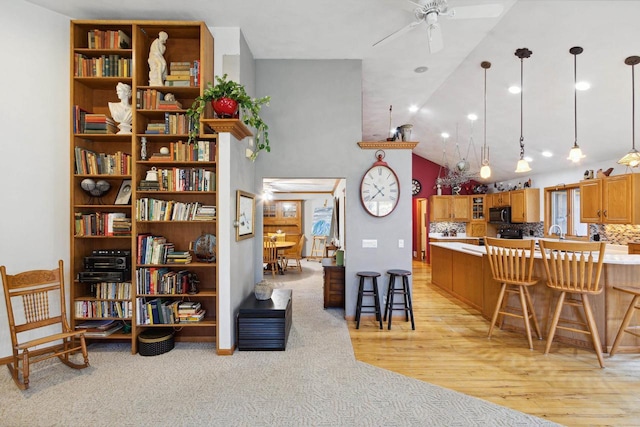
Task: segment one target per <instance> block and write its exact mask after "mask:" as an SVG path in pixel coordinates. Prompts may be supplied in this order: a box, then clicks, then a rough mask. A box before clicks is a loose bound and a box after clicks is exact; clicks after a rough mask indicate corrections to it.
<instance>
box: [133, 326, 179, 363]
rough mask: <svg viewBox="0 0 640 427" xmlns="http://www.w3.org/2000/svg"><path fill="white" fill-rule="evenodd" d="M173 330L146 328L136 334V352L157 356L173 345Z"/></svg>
mask: <svg viewBox="0 0 640 427" xmlns="http://www.w3.org/2000/svg"><path fill="white" fill-rule="evenodd" d="M174 344H175V342H174V339H173V331H172V330H170V329H155V330H146V331H144V332H143V333H141V334H140V335H138V352H139V353H140V355H141V356H157V355H159V354H162V353H166V352H168V351H171V349H172V348H173V347H174Z"/></svg>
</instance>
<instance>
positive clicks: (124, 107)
mask: <svg viewBox="0 0 640 427" xmlns="http://www.w3.org/2000/svg"><path fill="white" fill-rule="evenodd" d="M116 93H117V94H118V98H119V99H120V102H110V103H109V111H110V112H111V117H113V120H115V121H116V122H118V129H120V130H119V131H118V134H119V135H123V134H131V121H132V120H133V114H132V112H131V104H129V98H131V86H129V85H128V84H126V83H122V82H120V83H118V85H117V86H116Z"/></svg>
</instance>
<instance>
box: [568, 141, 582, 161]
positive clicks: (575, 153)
mask: <svg viewBox="0 0 640 427" xmlns="http://www.w3.org/2000/svg"><path fill="white" fill-rule="evenodd" d="M584 158H585V155H584V154H582V150H581V149H580V147H578V146H577V145H574V146H573V148H572V149H571V151H569V157H567V160H571V161H572V162H573V163H578V162H579V161H580V160H582V159H584Z"/></svg>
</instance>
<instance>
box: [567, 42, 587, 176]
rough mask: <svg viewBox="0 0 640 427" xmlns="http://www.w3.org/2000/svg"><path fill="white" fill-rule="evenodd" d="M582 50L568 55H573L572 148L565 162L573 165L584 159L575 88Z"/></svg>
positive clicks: (573, 51) (575, 50) (579, 49)
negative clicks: (579, 137)
mask: <svg viewBox="0 0 640 427" xmlns="http://www.w3.org/2000/svg"><path fill="white" fill-rule="evenodd" d="M583 50H584V49H582V48H581V47H580V46H575V47H572V48H571V49H569V53H570V54H572V55H573V135H574V140H573V147H572V148H571V151H569V157H567V160H571V161H572V162H573V163H578V162H579V161H580V160H582V159H584V157H585V156H584V154H582V150H581V149H580V146H579V145H578V88H577V86H576V85H577V84H578V81H577V77H578V75H577V72H576V69H577V60H576V58H577V56H578V55H580V54H581V53H582V51H583Z"/></svg>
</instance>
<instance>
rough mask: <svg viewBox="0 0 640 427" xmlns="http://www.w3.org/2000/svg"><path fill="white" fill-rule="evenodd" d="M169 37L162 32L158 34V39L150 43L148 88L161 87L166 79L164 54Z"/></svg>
mask: <svg viewBox="0 0 640 427" xmlns="http://www.w3.org/2000/svg"><path fill="white" fill-rule="evenodd" d="M168 38H169V35H168V34H167V33H165V32H164V31H160V33H158V38H157V39H155V40H154V41H153V43H151V48H150V49H149V60H148V62H149V86H163V85H164V80H165V78H166V77H167V61H166V60H165V59H164V56H163V55H164V52H165V50H167V46H166V45H165V43H166V42H167V39H168Z"/></svg>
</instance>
